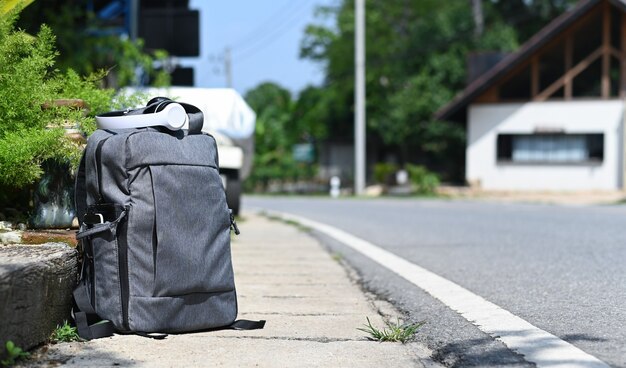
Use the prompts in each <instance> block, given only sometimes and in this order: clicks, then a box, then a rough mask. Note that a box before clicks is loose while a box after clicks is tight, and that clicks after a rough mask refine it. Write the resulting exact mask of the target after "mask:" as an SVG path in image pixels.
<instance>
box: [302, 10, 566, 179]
mask: <svg viewBox="0 0 626 368" xmlns="http://www.w3.org/2000/svg"><path fill="white" fill-rule="evenodd" d="M574 2H575V1H574V0H530V1H527V0H511V1H509V0H506V1H504V0H491V1H483V2H482V12H483V13H482V15H483V19H484V30H483V31H482V33H480V32H478V33H477V32H475V27H476V24H474V19H473V17H472V8H471V5H472V4H471V3H472V2H471V1H469V0H465V1H461V0H458V1H439V0H368V1H366V11H365V14H366V19H365V22H366V35H365V37H366V90H367V107H366V109H367V112H366V114H367V124H368V127H367V128H368V140H372V141H379V142H381V143H382V144H383V146H386V147H387V148H388V150H391V151H392V152H394V153H395V156H396V160H397V161H399V163H405V162H408V161H420V162H421V163H426V164H430V165H433V166H435V167H436V168H438V169H439V170H440V171H441V170H447V171H448V172H444V177H446V178H448V179H449V178H451V177H452V178H456V179H460V176H461V171H460V170H459V169H460V168H461V167H462V155H463V152H464V127H462V126H458V125H455V124H451V123H446V122H440V121H435V120H434V119H433V114H434V112H435V111H437V109H439V108H440V107H442V106H443V105H444V104H446V103H448V102H449V101H450V100H451V99H452V98H453V97H454V95H455V94H456V93H458V92H459V91H460V90H462V89H463V88H464V87H465V85H466V78H467V76H466V59H467V56H468V53H470V52H476V51H500V52H510V51H513V50H515V49H516V48H517V47H518V46H519V45H520V44H521V43H522V42H524V41H525V40H526V39H527V38H528V37H530V36H531V35H532V34H534V33H535V32H537V31H538V30H539V28H540V27H542V26H544V25H545V24H546V23H547V22H549V21H550V20H552V19H553V18H554V17H555V16H556V15H558V14H561V13H562V12H563V11H565V10H566V9H567V7H568V6H570V5H571V4H573V3H574ZM317 14H318V16H319V22H318V23H317V24H311V25H309V26H308V27H307V28H306V31H305V35H304V38H303V41H302V44H301V56H302V57H303V58H306V59H309V60H312V61H316V62H319V63H321V64H322V65H323V67H324V68H325V71H326V79H325V82H324V85H323V87H322V90H323V91H324V94H325V95H326V97H325V99H326V100H327V101H326V102H325V105H326V106H327V107H329V108H327V109H325V110H324V111H325V114H324V113H322V114H320V116H323V120H324V121H325V122H326V126H327V129H328V132H329V134H332V135H335V130H336V129H337V128H338V127H342V126H345V125H349V126H351V125H352V122H353V113H354V111H353V102H352V101H353V97H352V96H353V93H354V91H353V85H354V77H353V75H354V61H353V55H354V51H353V50H354V1H353V0H341V1H339V3H338V5H337V6H334V7H322V8H319V10H318V12H317ZM329 22H332V25H329ZM331 106H332V108H330V107H331ZM331 128H332V129H331ZM339 131H340V132H347V133H349V134H351V130H349V129H346V128H343V129H339ZM345 137H346V138H347V137H348V135H345ZM451 162H452V163H453V162H456V164H455V165H450V163H451ZM452 166H455V167H456V171H455V172H451V171H450V170H453V169H454V168H453V167H452ZM446 174H447V175H446Z"/></svg>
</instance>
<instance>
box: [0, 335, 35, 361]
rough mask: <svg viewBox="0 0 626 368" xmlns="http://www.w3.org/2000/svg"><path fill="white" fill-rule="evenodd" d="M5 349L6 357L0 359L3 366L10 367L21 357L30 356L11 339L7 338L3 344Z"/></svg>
mask: <svg viewBox="0 0 626 368" xmlns="http://www.w3.org/2000/svg"><path fill="white" fill-rule="evenodd" d="M4 346H5V348H6V351H7V358H6V359H3V360H0V364H1V365H2V366H3V367H11V366H13V365H15V363H17V362H18V361H20V360H22V359H26V358H28V357H29V356H30V354H29V353H27V352H25V351H24V350H22V348H20V347H18V346H16V345H15V344H14V343H13V341H11V340H9V341H7V343H6V344H5V345H4Z"/></svg>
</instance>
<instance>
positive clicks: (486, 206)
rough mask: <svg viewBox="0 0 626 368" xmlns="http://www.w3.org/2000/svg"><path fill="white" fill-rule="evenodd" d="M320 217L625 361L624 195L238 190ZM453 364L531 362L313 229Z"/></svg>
mask: <svg viewBox="0 0 626 368" xmlns="http://www.w3.org/2000/svg"><path fill="white" fill-rule="evenodd" d="M250 207H256V208H265V209H270V210H277V211H283V212H288V213H292V214H296V215H300V216H304V217H307V218H310V219H312V220H315V221H319V222H323V223H326V224H329V225H332V226H335V227H337V228H339V229H342V230H345V231H347V232H349V233H351V234H353V235H356V236H358V237H361V238H363V239H366V240H368V241H370V242H372V243H374V244H376V245H378V246H380V247H382V248H385V249H386V250H388V251H391V252H393V253H395V254H396V255H399V256H401V257H402V258H404V259H406V260H409V261H410V262H412V263H415V264H417V265H419V266H421V267H424V268H426V269H428V270H430V271H432V272H434V273H436V274H438V275H440V276H442V277H445V278H446V279H448V280H450V281H453V282H455V283H457V284H459V285H461V286H462V287H464V288H466V289H468V290H470V291H471V292H473V293H475V294H477V295H480V296H482V297H483V298H485V299H486V300H488V301H490V302H493V303H495V304H497V305H499V306H500V307H502V308H504V309H506V310H508V311H509V312H511V313H513V314H515V315H517V316H519V317H521V318H523V319H524V320H526V321H528V322H530V323H532V324H533V325H535V326H537V327H539V328H541V329H543V330H545V331H548V332H550V333H552V334H554V335H556V336H558V337H559V338H561V339H563V340H565V341H567V342H569V343H571V344H573V345H575V346H577V347H578V348H580V349H582V350H583V351H585V352H587V353H589V354H591V355H593V356H595V357H597V358H599V359H601V360H603V361H605V362H606V363H608V364H610V365H612V366H615V367H626V206H623V205H622V206H617V205H616V206H588V207H567V206H556V205H533V204H502V203H486V202H473V201H446V200H436V199H435V200H416V199H363V200H358V199H340V200H332V199H329V198H297V197H245V198H244V202H243V208H244V216H245V209H246V208H250ZM317 236H319V237H320V238H321V239H322V240H323V241H324V243H326V244H327V245H328V246H329V247H330V248H331V249H332V250H333V251H334V252H337V253H340V254H341V255H342V256H343V257H344V258H345V259H346V260H347V262H348V263H350V264H351V265H352V266H353V267H355V268H356V269H357V271H358V272H359V273H360V274H361V276H362V278H363V282H364V286H365V287H366V288H367V289H370V290H371V291H373V292H375V293H376V294H378V295H380V296H381V297H383V298H385V299H388V300H390V301H392V302H393V303H394V304H396V305H397V306H398V307H399V308H401V309H402V310H404V311H405V312H406V313H407V314H408V318H410V319H411V320H414V321H417V320H426V321H427V325H426V326H425V327H424V328H423V330H422V331H421V333H420V334H419V335H418V339H419V340H421V341H422V342H424V343H426V344H427V345H428V346H429V347H430V348H431V349H433V351H434V354H435V358H436V359H437V360H439V361H440V362H442V363H444V364H446V365H449V366H503V365H506V366H520V367H521V366H530V365H529V364H528V363H527V362H526V361H525V360H524V359H523V358H522V357H521V356H519V355H517V354H515V353H513V352H511V351H510V350H509V349H507V348H506V346H505V345H503V344H502V343H500V342H498V341H496V340H494V339H492V338H491V337H490V336H488V335H486V334H484V333H482V332H481V331H480V330H478V328H476V327H475V326H473V325H471V324H470V323H469V322H467V321H465V320H464V319H463V318H462V317H460V316H459V315H458V314H457V313H456V312H454V311H452V310H450V309H449V308H447V307H446V306H444V305H443V304H442V303H440V302H439V301H437V300H436V299H434V298H432V297H430V296H429V295H428V294H426V293H424V292H423V291H421V290H420V289H418V288H417V287H415V286H413V285H412V284H409V283H408V282H406V281H404V280H403V279H401V278H400V277H398V276H396V275H395V274H393V273H392V272H390V271H388V270H385V269H383V268H382V267H380V266H378V265H377V264H376V263H374V262H372V261H370V260H369V259H367V258H365V257H363V256H361V255H359V254H358V253H357V252H355V251H352V250H350V249H348V248H347V247H343V246H342V245H341V244H338V243H337V242H336V241H334V240H332V239H329V238H327V237H325V236H323V235H320V234H318V235H317Z"/></svg>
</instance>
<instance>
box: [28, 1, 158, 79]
mask: <svg viewBox="0 0 626 368" xmlns="http://www.w3.org/2000/svg"><path fill="white" fill-rule="evenodd" d="M87 3H88V1H86V0H46V1H35V2H34V3H32V4H30V5H29V6H28V7H26V8H25V9H24V10H22V11H21V13H20V18H19V19H18V21H17V25H18V27H20V28H21V29H24V30H25V31H26V32H29V33H36V32H37V30H38V29H39V27H40V25H41V24H47V25H48V26H49V27H50V28H51V29H52V31H53V33H54V34H55V35H56V36H57V38H56V49H57V50H58V51H59V55H58V57H57V59H56V67H57V68H58V69H60V70H68V69H73V70H75V71H76V72H77V73H78V74H80V75H90V74H93V73H98V72H99V71H100V70H107V71H108V73H107V74H106V78H105V79H103V82H105V84H106V85H107V86H108V87H113V88H117V87H123V86H127V85H142V84H146V85H148V84H149V85H154V86H166V85H169V83H170V77H169V74H168V73H166V72H165V71H164V70H162V69H159V70H157V69H155V67H154V65H155V63H154V62H155V60H156V61H159V62H161V61H163V60H165V59H166V58H167V56H168V55H167V53H166V52H165V51H163V50H145V49H144V45H143V40H141V39H138V40H135V41H133V40H130V39H128V37H120V36H119V35H117V34H115V33H110V32H108V29H107V26H106V25H105V24H103V23H102V22H101V21H100V20H98V19H97V18H96V16H95V15H94V14H93V13H91V12H90V11H88V4H87ZM109 28H110V27H109ZM138 71H141V73H138Z"/></svg>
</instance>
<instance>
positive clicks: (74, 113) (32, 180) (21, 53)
mask: <svg viewBox="0 0 626 368" xmlns="http://www.w3.org/2000/svg"><path fill="white" fill-rule="evenodd" d="M59 4H61V3H59ZM44 8H45V9H46V11H43V9H44ZM76 8H77V7H76V6H72V5H69V6H68V5H65V6H61V5H59V8H58V9H55V7H54V6H53V3H52V2H50V3H49V2H42V1H40V2H36V3H34V4H32V5H31V6H28V7H27V8H25V9H21V10H20V9H19V8H16V9H14V10H13V11H11V12H10V13H7V14H4V15H0V210H1V211H2V213H0V220H9V221H12V222H26V221H27V218H28V216H29V213H30V212H31V211H32V210H33V208H32V205H33V204H32V202H33V196H34V195H35V194H37V190H38V189H40V188H37V187H36V184H37V183H38V182H39V181H40V180H42V176H43V174H44V172H46V170H47V169H48V168H50V169H53V168H55V167H62V168H63V171H65V172H67V170H68V169H69V170H70V171H73V170H74V169H75V168H76V167H77V165H78V161H79V159H80V154H81V152H82V149H83V146H82V142H81V140H82V139H84V138H81V136H82V137H85V136H88V135H89V134H91V133H92V132H93V131H94V130H95V129H96V125H95V115H97V114H99V113H102V112H105V111H110V110H114V109H118V108H122V107H126V106H129V105H134V104H137V102H139V100H138V99H137V97H136V96H126V97H123V98H114V95H115V89H114V87H120V86H123V85H124V83H125V84H128V83H131V82H133V79H132V78H131V74H129V73H133V75H134V73H135V70H136V67H137V66H138V65H144V64H150V65H152V61H153V60H154V59H155V56H151V55H148V54H145V53H144V52H143V51H141V44H140V43H139V44H134V43H132V42H130V41H128V40H122V39H119V38H118V40H117V41H114V40H112V39H108V38H107V41H106V42H105V40H103V39H100V38H93V37H92V38H91V39H89V38H88V37H87V36H85V34H86V33H85V32H81V31H79V30H78V29H77V28H76V27H75V26H67V27H65V28H64V31H62V33H63V37H61V38H57V37H56V35H55V29H60V28H62V26H63V25H64V24H66V23H68V22H71V21H75V20H76V19H75V18H72V17H73V16H75V17H78V16H79V14H73V13H71V9H76ZM78 8H80V9H83V8H82V7H78ZM38 9H39V10H38ZM20 11H21V12H20ZM37 11H39V13H35V12H37ZM35 14H36V15H35ZM42 14H47V16H48V18H47V19H48V20H50V21H51V23H52V24H53V26H54V27H56V28H53V26H50V25H47V24H42V23H41V22H42ZM22 16H23V17H22ZM82 17H83V18H85V17H86V15H85V14H84V11H83V14H82ZM22 18H23V19H22ZM44 18H45V17H44ZM64 22H65V23H64ZM66 25H67V24H66ZM74 25H75V24H74ZM70 33H71V34H73V35H74V37H73V38H72V40H73V41H76V42H77V43H76V44H74V46H73V47H70V45H68V44H66V42H67V41H68V39H67V37H69V36H68V34H70ZM81 34H82V35H83V36H81V37H82V38H76V37H77V36H76V35H81ZM59 46H61V47H62V48H63V53H60V52H59ZM87 50H92V53H88V52H87ZM96 53H105V54H107V55H108V56H109V58H110V57H113V56H114V57H115V58H114V59H109V60H108V63H109V64H108V65H107V64H106V61H107V60H103V59H102V58H100V57H98V55H97V54H96ZM160 56H161V55H159V57H160ZM115 63H117V64H115ZM113 76H115V78H112V77H113ZM111 80H115V81H116V82H117V84H116V85H111ZM155 82H159V83H167V80H166V79H165V78H157V77H155ZM45 180H56V178H47V179H45ZM39 194H40V195H42V196H48V195H50V194H49V193H45V192H42V193H39ZM68 196H69V195H68ZM68 196H66V197H68ZM66 202H68V203H69V202H71V200H70V199H69V197H68V198H67V200H66Z"/></svg>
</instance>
